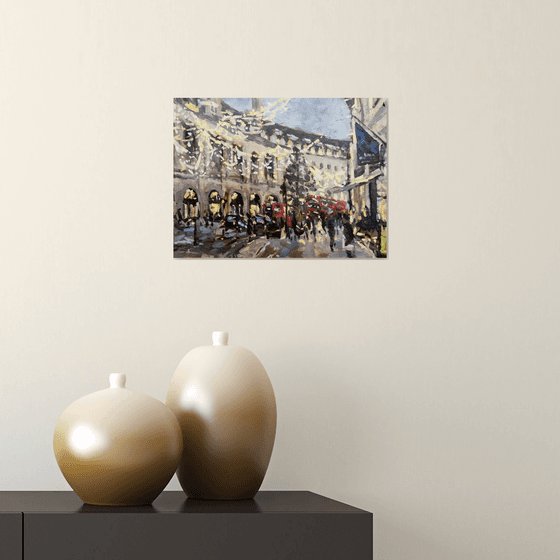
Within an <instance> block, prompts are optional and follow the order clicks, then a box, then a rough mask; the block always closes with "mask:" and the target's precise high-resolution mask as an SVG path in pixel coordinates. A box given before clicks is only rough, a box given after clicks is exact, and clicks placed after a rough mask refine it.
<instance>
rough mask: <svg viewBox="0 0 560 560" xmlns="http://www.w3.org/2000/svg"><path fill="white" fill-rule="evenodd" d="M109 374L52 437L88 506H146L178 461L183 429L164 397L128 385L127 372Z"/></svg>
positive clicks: (70, 481) (67, 414) (72, 482)
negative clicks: (104, 385)
mask: <svg viewBox="0 0 560 560" xmlns="http://www.w3.org/2000/svg"><path fill="white" fill-rule="evenodd" d="M109 378H110V387H109V388H108V389H104V390H102V391H97V392H95V393H92V394H90V395H86V396H85V397H82V398H80V399H78V400H77V401H75V402H74V403H72V404H71V405H70V406H69V407H68V408H67V409H66V410H65V411H64V412H63V413H62V415H61V417H60V419H59V421H58V423H57V425H56V429H55V433H54V439H53V445H54V453H55V457H56V461H57V463H58V466H59V468H60V470H61V472H62V474H63V476H64V478H65V479H66V480H67V482H68V484H70V486H71V487H72V489H73V490H74V492H76V494H78V496H79V497H80V498H81V499H82V500H83V501H84V502H85V503H86V504H92V505H106V506H130V505H148V504H151V503H152V502H153V500H155V498H157V496H159V494H160V493H161V492H162V491H163V489H164V488H165V487H166V486H167V484H168V483H169V481H170V480H171V477H172V476H173V474H174V472H175V471H176V469H177V467H178V465H179V462H180V460H181V452H182V449H183V438H182V434H181V428H180V426H179V423H178V421H177V418H176V417H175V415H174V414H173V412H172V411H171V410H170V409H169V408H168V407H167V406H166V405H165V404H163V403H162V402H161V401H158V400H157V399H155V398H153V397H150V396H148V395H144V394H143V393H140V392H138V391H131V390H129V389H127V388H126V387H125V382H126V376H125V375H124V374H122V373H114V374H111V375H110V376H109Z"/></svg>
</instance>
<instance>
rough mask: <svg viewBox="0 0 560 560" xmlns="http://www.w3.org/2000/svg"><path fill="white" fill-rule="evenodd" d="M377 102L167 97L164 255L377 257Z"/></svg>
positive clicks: (380, 189) (381, 232) (380, 212)
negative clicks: (168, 196) (169, 127)
mask: <svg viewBox="0 0 560 560" xmlns="http://www.w3.org/2000/svg"><path fill="white" fill-rule="evenodd" d="M387 106H388V102H387V99H383V98H363V97H346V98H215V97H212V98H209V97H205V98H204V97H181V98H175V99H174V122H173V201H174V205H173V226H174V227H173V230H174V242H173V254H174V258H299V259H309V258H336V259H340V258H357V259H378V258H386V257H387V231H388V225H387Z"/></svg>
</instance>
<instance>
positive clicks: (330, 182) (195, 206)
mask: <svg viewBox="0 0 560 560" xmlns="http://www.w3.org/2000/svg"><path fill="white" fill-rule="evenodd" d="M281 102H282V101H280V102H279V103H281ZM174 110H175V116H174V127H173V128H174V130H173V136H174V142H173V145H174V154H173V158H174V179H173V181H174V205H175V215H176V216H179V217H183V218H208V219H211V220H216V219H219V218H221V217H223V216H225V215H226V214H238V215H247V214H250V215H255V214H262V213H263V209H264V205H265V204H266V203H267V202H282V197H283V191H282V185H283V183H284V180H285V179H286V180H287V177H288V175H289V173H288V174H287V170H288V172H289V170H290V169H291V170H293V169H294V163H295V160H296V159H297V161H298V165H300V164H301V165H303V167H304V168H305V170H307V172H308V173H307V175H309V180H308V181H307V182H304V180H303V176H304V175H305V174H306V172H302V174H301V179H300V178H299V176H298V179H297V180H294V174H293V173H292V174H291V176H290V181H289V182H291V183H292V185H291V186H292V193H294V192H295V191H296V190H297V191H298V192H299V193H300V194H301V195H303V194H319V195H322V196H331V197H334V198H338V199H346V197H343V196H342V195H336V196H335V194H334V193H335V192H336V191H338V190H339V189H340V188H341V187H342V186H343V185H345V184H346V183H347V182H348V180H349V173H350V172H351V169H350V160H349V149H350V142H349V141H347V140H337V139H330V138H327V137H325V136H322V135H319V134H313V133H308V132H304V131H302V130H298V129H296V128H291V127H287V126H284V125H281V124H278V123H276V122H274V121H273V120H272V119H271V116H272V115H271V114H273V110H274V107H272V108H270V107H267V108H265V107H264V106H263V103H262V100H261V99H259V98H254V99H253V100H252V108H251V110H249V111H246V112H240V111H237V110H236V109H234V108H233V107H230V106H229V105H228V104H226V103H225V102H224V101H223V100H222V99H220V98H176V99H175V100H174ZM295 182H297V183H298V185H294V183H295ZM304 183H305V184H304ZM296 187H297V188H296Z"/></svg>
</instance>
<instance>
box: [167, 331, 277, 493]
mask: <svg viewBox="0 0 560 560" xmlns="http://www.w3.org/2000/svg"><path fill="white" fill-rule="evenodd" d="M212 338H213V342H214V344H213V346H201V347H199V348H195V349H194V350H191V351H190V352H189V353H188V354H187V355H186V356H185V357H184V358H183V360H182V361H181V363H180V364H179V366H178V367H177V370H176V371H175V374H174V376H173V378H172V380H171V384H170V386H169V390H168V392H167V399H166V403H167V405H168V406H169V407H170V408H171V410H173V412H175V415H176V416H177V419H178V420H179V424H180V425H181V430H182V432H183V457H182V459H181V464H180V466H179V470H178V471H177V477H178V479H179V482H180V484H181V486H182V488H183V490H184V491H185V493H186V494H187V496H188V497H189V498H194V499H203V500H244V499H251V498H253V497H254V496H255V494H256V493H257V491H258V489H259V488H260V486H261V484H262V481H263V479H264V476H265V474H266V469H267V468H268V464H269V461H270V456H271V454H272V447H273V445H274V437H275V435H276V400H275V397H274V391H273V389H272V384H271V383H270V379H269V378H268V375H267V373H266V371H265V369H264V367H263V365H262V364H261V362H260V361H259V359H258V358H257V357H256V356H255V355H254V354H253V353H252V352H250V351H249V350H247V349H246V348H239V347H234V346H228V333H225V332H215V333H213V337H212Z"/></svg>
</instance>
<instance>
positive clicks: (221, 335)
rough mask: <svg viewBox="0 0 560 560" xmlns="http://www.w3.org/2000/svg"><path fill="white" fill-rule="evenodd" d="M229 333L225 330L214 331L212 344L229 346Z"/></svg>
mask: <svg viewBox="0 0 560 560" xmlns="http://www.w3.org/2000/svg"><path fill="white" fill-rule="evenodd" d="M228 340H229V334H228V333H227V332H225V331H214V332H213V333H212V344H213V345H214V346H227V345H228Z"/></svg>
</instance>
